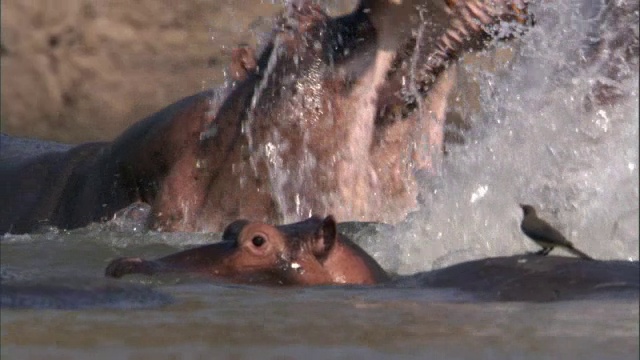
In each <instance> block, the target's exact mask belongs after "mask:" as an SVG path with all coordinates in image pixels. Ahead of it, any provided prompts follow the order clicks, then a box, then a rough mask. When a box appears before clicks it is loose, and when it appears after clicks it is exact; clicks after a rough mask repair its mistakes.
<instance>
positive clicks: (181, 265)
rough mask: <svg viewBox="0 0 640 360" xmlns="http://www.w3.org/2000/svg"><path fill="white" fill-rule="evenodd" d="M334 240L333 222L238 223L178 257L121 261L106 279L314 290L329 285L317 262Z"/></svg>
mask: <svg viewBox="0 0 640 360" xmlns="http://www.w3.org/2000/svg"><path fill="white" fill-rule="evenodd" d="M336 239H337V231H336V222H335V220H334V219H333V217H331V216H328V217H326V218H324V219H320V218H317V217H312V218H310V219H307V220H305V221H302V222H299V223H295V224H290V225H283V226H272V225H268V224H265V223H262V222H249V221H246V220H237V221H234V222H233V223H231V224H229V225H228V226H227V227H226V229H225V231H224V234H223V240H222V241H221V242H219V243H215V244H210V245H205V246H201V247H197V248H193V249H188V250H185V251H182V252H178V253H175V254H172V255H168V256H166V257H163V258H160V259H157V260H151V261H150V260H143V259H141V258H120V259H116V260H113V261H112V262H111V263H110V264H109V266H108V267H107V269H106V271H105V274H106V276H109V277H116V278H119V277H122V276H124V275H128V274H146V275H155V274H160V273H191V274H199V275H205V276H208V277H213V278H216V279H221V280H225V281H230V282H233V283H250V284H265V285H317V284H328V283H331V282H332V281H331V277H330V275H329V273H328V272H327V271H326V270H325V269H324V268H323V266H322V260H323V259H324V258H326V256H327V255H328V254H329V252H330V251H331V249H332V247H333V245H334V244H335V242H336Z"/></svg>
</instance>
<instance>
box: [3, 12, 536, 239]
mask: <svg viewBox="0 0 640 360" xmlns="http://www.w3.org/2000/svg"><path fill="white" fill-rule="evenodd" d="M524 5H525V2H524V1H522V0H502V1H500V0H498V1H495V0H466V1H463V0H459V1H447V2H434V1H417V0H413V1H403V0H394V1H391V0H362V1H361V2H360V3H359V5H358V6H357V8H356V9H355V10H354V11H353V12H352V13H350V14H348V15H345V16H342V17H337V18H332V17H329V16H327V15H326V14H325V13H324V12H323V11H322V10H321V9H320V8H319V7H318V6H317V5H313V4H311V3H310V2H306V1H298V2H293V3H292V4H289V5H287V7H286V9H285V11H284V14H283V15H282V16H281V17H280V18H279V20H278V21H277V23H276V25H275V29H274V31H273V34H272V36H271V40H269V41H268V42H267V44H266V45H265V46H264V50H262V51H261V53H260V55H259V56H258V57H257V59H254V58H253V54H252V51H251V50H250V49H248V48H240V49H238V50H237V51H235V52H234V53H233V54H232V58H233V63H232V64H231V66H230V70H231V71H230V74H231V75H232V76H233V78H234V79H235V80H236V81H235V82H233V84H232V85H231V86H229V87H225V88H220V89H216V90H211V91H205V92H202V93H199V94H196V95H193V96H189V97H187V98H185V99H182V100H180V101H178V102H176V103H175V104H172V105H170V106H168V107H166V108H164V109H162V110H160V111H159V112H157V113H155V114H153V115H151V116H149V117H148V118H146V119H143V120H141V121H140V122H138V123H136V124H134V125H133V126H131V127H130V128H129V129H127V130H126V131H125V132H124V133H123V134H122V135H121V136H119V137H118V138H117V139H115V140H114V141H113V142H109V143H92V144H84V145H79V146H77V147H73V148H70V149H68V148H65V147H63V146H57V147H56V146H53V147H50V148H52V149H56V151H49V152H45V153H44V154H37V156H33V155H34V154H35V153H37V152H41V151H37V149H36V150H34V151H33V152H31V153H29V151H26V150H25V151H24V152H25V153H27V154H24V156H15V154H13V155H12V156H4V155H0V179H1V181H2V186H1V187H0V201H1V202H2V204H3V206H2V207H0V233H7V232H10V233H25V232H31V231H34V230H36V229H37V228H38V227H39V226H40V225H43V224H45V225H52V226H56V227H59V228H67V229H71V228H77V227H82V226H86V225H87V224H89V223H91V222H97V221H104V220H108V219H110V218H112V217H113V216H114V214H115V213H116V212H117V211H119V210H120V209H123V208H125V207H127V206H129V205H131V204H132V203H136V202H142V203H146V204H149V205H150V206H151V211H150V214H149V219H148V225H149V226H150V228H151V229H154V230H158V231H219V230H220V229H221V228H222V227H223V226H224V225H225V224H226V223H228V222H230V221H232V220H233V219H237V218H248V219H253V220H262V221H267V222H285V221H296V220H300V219H303V218H305V217H307V216H308V215H309V214H311V213H324V214H326V213H333V214H334V215H336V216H337V217H339V218H340V219H343V220H345V221H347V220H367V221H387V222H394V221H397V220H400V219H402V218H403V217H404V216H405V215H406V214H407V213H408V212H409V211H411V210H413V209H415V207H416V206H417V202H416V195H417V186H416V180H415V177H414V175H415V174H416V173H418V172H421V173H427V174H428V173H430V172H431V171H433V161H434V160H433V159H437V157H438V156H437V155H438V153H439V151H440V149H441V147H442V124H443V121H444V116H445V111H446V107H447V105H446V104H447V103H446V100H447V96H448V94H449V92H450V90H451V88H452V86H453V84H454V82H455V72H454V69H453V68H448V65H449V64H452V61H453V60H455V59H456V56H457V55H458V54H461V53H463V52H464V51H468V50H470V49H474V48H479V47H481V46H482V45H483V44H484V43H485V41H484V40H486V39H489V38H490V36H489V34H487V32H486V31H485V29H489V28H490V25H494V24H498V23H499V22H501V21H509V22H521V23H522V22H525V21H526V20H527V19H526V13H525V10H526V8H525V6H524ZM419 11H420V12H421V13H420V12H419ZM16 141H17V140H16V139H12V138H11V137H8V136H3V137H2V144H0V146H2V147H3V148H9V147H11V144H12V143H15V142H16ZM57 150H59V151H57Z"/></svg>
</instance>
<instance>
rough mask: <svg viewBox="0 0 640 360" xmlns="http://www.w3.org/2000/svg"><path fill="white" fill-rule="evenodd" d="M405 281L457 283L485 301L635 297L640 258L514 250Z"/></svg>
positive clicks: (639, 284)
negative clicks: (588, 257)
mask: <svg viewBox="0 0 640 360" xmlns="http://www.w3.org/2000/svg"><path fill="white" fill-rule="evenodd" d="M404 281H407V280H406V279H405V280H404ZM411 282H412V283H415V282H417V283H418V284H420V286H427V287H440V288H454V289H459V290H463V291H466V292H469V293H472V294H476V295H477V296H478V298H479V299H484V300H489V301H555V300H573V299H585V298H590V297H601V298H605V297H606V298H617V297H630V298H635V299H637V298H638V295H639V294H640V264H639V263H638V261H623V260H595V261H593V260H585V259H580V258H573V257H562V256H538V255H535V254H531V255H515V256H505V257H496V258H487V259H480V260H474V261H468V262H464V263H461V264H457V265H453V266H450V267H447V268H443V269H439V270H434V271H431V272H428V273H423V274H417V275H414V276H413V279H412V281H411Z"/></svg>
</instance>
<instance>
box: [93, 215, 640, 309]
mask: <svg viewBox="0 0 640 360" xmlns="http://www.w3.org/2000/svg"><path fill="white" fill-rule="evenodd" d="M171 273H174V274H175V273H177V274H183V275H184V274H191V275H196V276H199V277H204V278H205V279H213V280H217V281H225V282H232V283H248V284H259V285H271V286H273V285H284V286H308V285H347V284H349V285H376V284H379V285H384V286H391V287H422V288H451V289H458V290H462V291H465V292H468V293H469V294H471V295H473V296H474V297H475V298H476V299H478V300H488V301H554V300H569V299H580V298H586V297H590V296H607V297H610V298H615V297H619V296H621V295H624V296H632V297H635V298H637V297H638V294H639V291H640V279H639V276H640V267H639V264H638V262H637V261H635V262H630V261H598V260H595V261H594V260H585V259H580V258H573V257H557V256H537V255H525V256H507V257H496V258H487V259H481V260H475V261H468V262H464V263H461V264H457V265H453V266H450V267H446V268H442V269H438V270H434V271H428V272H423V273H418V274H415V275H411V276H395V277H393V276H391V275H389V274H387V273H386V272H385V271H384V270H383V269H382V267H380V265H379V264H378V263H377V262H376V261H375V260H374V259H373V258H372V257H371V256H370V255H369V254H367V253H366V252H365V251H364V250H363V249H362V248H360V247H359V246H358V245H357V244H355V243H354V242H353V241H351V240H350V239H349V238H348V237H347V236H345V235H344V234H341V233H339V232H338V231H337V227H336V222H335V220H334V218H333V217H332V216H327V217H325V218H320V217H311V218H309V219H307V220H304V221H301V222H298V223H292V224H287V225H278V226H272V225H269V224H265V223H261V222H250V221H246V220H236V221H234V222H232V223H231V224H229V225H228V226H227V228H226V229H225V231H224V234H223V241H221V242H219V243H214V244H210V245H204V246H199V247H195V248H192V249H188V250H185V251H181V252H178V253H175V254H171V255H168V256H165V257H162V258H160V259H157V260H144V259H141V258H137V257H128V258H120V259H115V260H113V261H112V262H111V263H110V264H109V265H108V266H107V268H106V270H105V275H106V276H108V277H114V278H120V277H122V276H125V275H130V274H143V275H159V274H171Z"/></svg>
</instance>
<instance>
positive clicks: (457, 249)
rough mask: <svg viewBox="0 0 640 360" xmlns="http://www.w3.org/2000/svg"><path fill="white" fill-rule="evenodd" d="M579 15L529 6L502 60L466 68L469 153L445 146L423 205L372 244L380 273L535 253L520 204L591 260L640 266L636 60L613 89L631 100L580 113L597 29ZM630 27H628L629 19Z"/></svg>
mask: <svg viewBox="0 0 640 360" xmlns="http://www.w3.org/2000/svg"><path fill="white" fill-rule="evenodd" d="M590 5H593V4H590ZM580 6H584V4H583V3H581V2H580V1H567V2H562V3H560V2H554V3H553V4H549V5H544V6H540V7H539V8H536V9H534V10H535V11H536V14H537V18H538V23H537V26H536V27H534V28H533V29H531V31H529V32H528V33H527V34H526V35H524V36H523V37H522V38H521V39H519V40H518V41H517V42H516V43H515V44H514V43H511V44H508V46H510V47H512V48H513V52H514V55H515V56H514V57H513V59H512V60H511V61H508V62H505V63H504V64H503V65H502V66H501V67H500V68H499V69H497V70H495V71H491V72H487V71H484V70H482V67H479V66H473V65H471V66H468V67H467V69H465V70H466V75H467V76H472V77H474V78H475V80H476V81H477V83H478V84H479V85H480V88H481V90H480V95H479V96H480V97H479V103H480V104H481V107H482V109H481V110H480V111H478V112H475V113H473V114H470V118H471V120H472V123H473V124H474V125H473V129H472V130H471V131H469V133H467V139H466V140H467V141H466V144H465V145H461V146H455V147H450V148H449V155H448V157H447V159H446V160H445V164H444V166H443V171H442V174H441V176H439V177H438V178H433V179H430V181H429V183H428V184H425V185H424V186H425V192H426V193H427V194H428V195H427V197H426V202H425V205H424V207H423V208H422V209H421V210H420V211H418V212H416V213H414V214H411V215H410V216H409V217H408V218H407V220H406V221H405V222H404V223H402V224H400V225H399V226H397V227H396V228H395V229H394V230H393V231H383V232H382V233H381V234H380V235H379V236H381V237H383V238H384V239H385V240H384V241H378V242H376V244H377V245H376V247H378V249H375V250H376V251H373V252H374V253H376V254H382V255H381V256H379V257H378V260H379V261H380V262H381V263H382V264H383V265H384V266H386V267H387V268H389V269H392V270H395V271H397V272H400V273H411V272H415V271H420V270H426V269H429V268H433V267H440V266H444V265H449V264H451V263H455V262H459V261H464V260H470V259H474V258H479V257H484V256H498V255H510V254H516V253H523V252H525V251H531V250H537V249H536V246H535V245H534V244H533V243H532V242H531V241H530V240H528V239H527V238H525V237H524V235H522V233H521V232H520V230H519V222H520V220H521V216H522V214H521V210H520V208H519V207H518V203H521V202H524V203H530V204H532V205H534V206H536V207H537V208H538V209H539V210H540V211H539V212H541V216H542V217H544V218H546V219H547V220H548V221H549V222H551V223H552V224H554V225H556V226H557V227H558V228H559V229H560V230H561V231H562V232H563V233H565V235H566V236H567V237H568V238H569V239H570V240H571V241H573V242H574V243H575V244H576V246H577V247H579V248H580V249H582V250H584V251H585V252H587V253H589V254H591V255H592V256H594V257H596V258H600V259H608V258H617V259H620V258H623V259H638V216H639V210H638V116H639V115H638V85H637V84H638V64H637V57H636V60H635V63H631V64H627V65H628V71H629V72H630V73H629V74H630V76H629V77H628V79H627V80H624V81H623V83H622V84H621V87H622V88H623V90H624V91H625V92H626V93H627V94H628V95H629V96H628V97H626V98H625V99H623V100H621V101H619V102H618V103H616V104H614V105H613V106H609V105H603V106H595V107H593V108H590V109H586V107H585V100H584V99H585V97H586V96H587V95H588V94H589V92H590V91H591V89H592V86H593V84H594V83H595V82H596V81H597V80H599V79H601V78H603V74H602V73H601V71H602V69H601V68H600V67H596V66H586V65H584V63H581V62H580V53H581V52H582V51H583V47H584V46H585V42H586V41H587V36H588V34H589V31H591V30H592V29H593V27H594V24H593V21H596V20H594V18H590V17H585V16H584V8H581V7H580ZM581 10H582V12H581ZM632 19H635V21H636V26H635V27H636V28H637V19H638V13H637V10H636V13H635V16H633V17H632ZM604 31H607V29H606V28H605V29H604ZM611 31H614V30H611ZM606 35H607V34H605V36H606ZM636 37H637V34H636ZM468 105H470V104H467V103H465V102H464V101H463V102H462V103H461V104H460V106H462V107H465V106H468ZM467 113H468V109H467ZM385 244H386V245H385ZM385 247H386V249H385ZM398 248H399V249H398ZM561 251H562V250H556V252H559V253H560V252H561Z"/></svg>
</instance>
